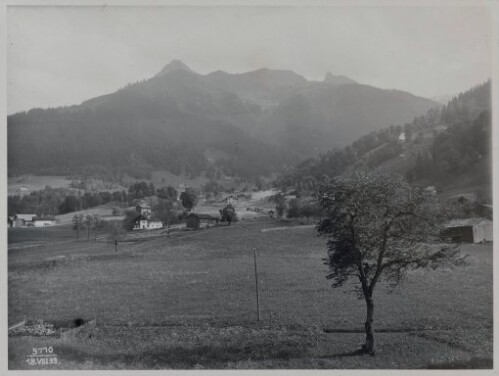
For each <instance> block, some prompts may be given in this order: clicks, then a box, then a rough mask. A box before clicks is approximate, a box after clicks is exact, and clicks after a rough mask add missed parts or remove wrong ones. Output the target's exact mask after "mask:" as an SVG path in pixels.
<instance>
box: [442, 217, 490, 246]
mask: <svg viewBox="0 0 499 376" xmlns="http://www.w3.org/2000/svg"><path fill="white" fill-rule="evenodd" d="M443 235H444V236H445V237H449V238H451V240H452V241H454V242H459V243H483V242H491V241H493V235H494V231H493V229H492V221H491V220H489V219H486V218H468V219H456V220H453V221H450V222H449V223H448V224H447V225H446V226H445V230H444V233H443Z"/></svg>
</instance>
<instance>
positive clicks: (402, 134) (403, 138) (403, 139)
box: [399, 132, 405, 142]
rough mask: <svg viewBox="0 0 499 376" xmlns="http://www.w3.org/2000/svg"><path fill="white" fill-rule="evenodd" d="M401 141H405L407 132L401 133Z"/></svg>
mask: <svg viewBox="0 0 499 376" xmlns="http://www.w3.org/2000/svg"><path fill="white" fill-rule="evenodd" d="M399 141H401V142H404V141H405V132H402V133H400V135H399Z"/></svg>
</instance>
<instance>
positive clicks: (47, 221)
mask: <svg viewBox="0 0 499 376" xmlns="http://www.w3.org/2000/svg"><path fill="white" fill-rule="evenodd" d="M33 225H34V226H35V227H45V226H53V225H55V218H54V217H35V218H33Z"/></svg>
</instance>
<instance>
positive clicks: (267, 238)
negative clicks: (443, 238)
mask: <svg viewBox="0 0 499 376" xmlns="http://www.w3.org/2000/svg"><path fill="white" fill-rule="evenodd" d="M59 227H60V229H62V230H59V231H60V232H59V233H57V232H54V233H53V234H52V238H51V240H52V241H51V242H40V243H39V244H35V243H32V244H31V246H30V247H18V248H15V247H14V248H12V249H10V250H9V255H8V264H9V277H8V281H9V284H8V298H9V302H8V304H9V307H8V309H9V324H12V323H15V322H18V321H20V320H23V319H24V318H27V319H31V320H35V319H43V320H45V321H47V322H52V323H55V324H57V323H59V324H60V323H68V322H72V321H73V320H75V319H77V318H82V319H84V320H92V319H95V318H96V320H97V325H96V326H95V327H89V328H85V327H83V328H82V329H81V330H80V331H79V332H78V333H77V334H76V335H74V336H72V337H70V338H68V337H66V336H63V337H26V336H11V337H9V368H10V369H21V368H30V367H29V366H27V365H26V364H25V363H24V361H25V360H26V355H27V354H29V353H30V352H31V350H30V349H31V348H32V347H34V346H35V345H37V346H42V345H43V346H49V345H50V346H53V347H54V352H55V353H57V354H58V357H59V362H60V364H59V365H58V366H42V368H47V369H48V368H49V367H56V368H61V369H65V368H71V369H112V368H128V369H143V368H148V369H149V368H150V369H157V368H161V369H164V368H180V369H191V368H217V369H220V368H469V367H478V368H483V367H488V368H490V367H491V366H492V316H493V308H492V246H491V245H490V244H489V245H466V246H463V247H462V252H464V253H467V254H469V265H468V266H467V267H465V268H458V269H453V270H450V269H449V270H437V271H415V272H412V273H410V274H409V275H408V277H407V279H406V280H404V281H403V283H402V284H401V285H400V286H399V287H397V288H396V289H395V290H391V289H389V288H388V287H387V286H384V285H380V286H378V287H377V291H376V292H375V305H376V307H375V329H376V331H377V334H376V341H377V349H378V353H377V355H376V357H369V356H360V355H355V351H356V350H357V349H358V348H359V346H360V344H361V343H362V342H363V337H364V335H363V333H362V330H363V323H364V319H365V317H364V316H365V304H364V302H363V301H362V300H359V299H357V297H356V296H355V294H354V293H353V292H352V288H351V286H345V287H344V288H342V289H333V288H331V287H330V286H329V282H328V281H327V280H326V279H325V278H324V276H325V274H326V267H325V266H324V265H323V264H322V258H323V257H324V256H325V239H321V238H318V237H317V236H316V235H315V231H314V229H313V228H307V227H300V228H298V227H297V228H293V227H289V228H283V229H281V230H275V231H265V230H266V229H269V228H273V227H283V224H282V223H279V222H277V221H274V220H271V219H266V218H258V219H247V220H243V221H241V222H239V223H238V224H236V225H233V226H230V227H228V226H223V227H216V228H211V229H205V230H200V231H192V232H178V233H172V234H170V235H168V236H167V235H165V236H162V237H155V238H151V239H150V240H147V241H138V242H126V243H121V244H119V248H118V252H115V250H114V245H113V244H110V243H103V242H102V243H101V242H86V241H80V242H76V241H75V239H74V233H72V232H71V230H70V228H69V227H64V226H59ZM64 229H66V233H65V234H66V235H63V234H64V231H63V230H64ZM30 230H33V229H30ZM262 230H264V231H262ZM68 233H69V234H71V235H72V236H73V239H72V240H71V239H70V236H69V235H67V234H68ZM12 234H14V233H11V232H9V242H11V241H12V242H15V239H16V237H15V236H14V235H12ZM16 236H17V235H16ZM45 236H47V235H46V234H45ZM19 244H20V243H19ZM33 244H34V245H33ZM14 245H15V244H14ZM253 249H256V252H257V261H258V279H259V281H258V282H259V292H260V316H261V320H260V322H257V320H256V316H257V311H256V304H255V300H256V299H255V277H254V265H253ZM60 325H63V324H60Z"/></svg>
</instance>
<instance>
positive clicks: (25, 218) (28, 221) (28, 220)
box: [7, 214, 55, 227]
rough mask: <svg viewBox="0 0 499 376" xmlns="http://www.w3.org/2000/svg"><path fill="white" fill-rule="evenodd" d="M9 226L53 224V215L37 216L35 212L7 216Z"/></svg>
mask: <svg viewBox="0 0 499 376" xmlns="http://www.w3.org/2000/svg"><path fill="white" fill-rule="evenodd" d="M7 223H8V226H9V227H45V226H53V225H55V218H54V217H39V216H37V215H36V214H16V215H14V216H9V217H8V222H7Z"/></svg>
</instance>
